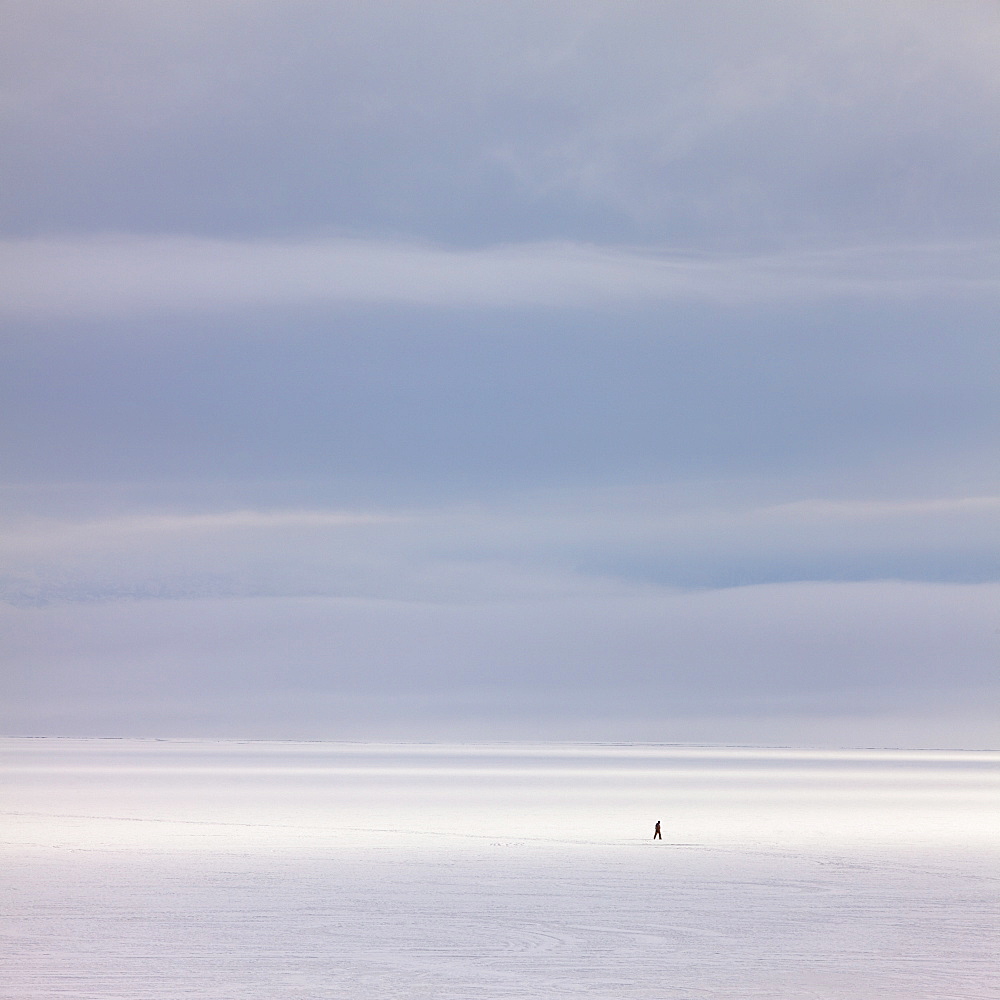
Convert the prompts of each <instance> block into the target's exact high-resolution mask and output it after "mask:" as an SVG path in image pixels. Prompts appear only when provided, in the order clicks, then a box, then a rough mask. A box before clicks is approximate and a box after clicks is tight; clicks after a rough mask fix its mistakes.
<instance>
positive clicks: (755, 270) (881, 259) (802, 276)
mask: <svg viewBox="0 0 1000 1000" xmlns="http://www.w3.org/2000/svg"><path fill="white" fill-rule="evenodd" d="M998 261H1000V243H995V242H993V243H969V244H954V245H934V246H931V245H927V246H924V245H912V246H903V245H901V246H886V247H857V248H851V249H841V250H825V251H812V252H796V253H786V254H772V255H757V256H733V255H719V254H708V253H701V254H687V255H685V254H676V253H670V252H657V251H653V250H638V249H619V248H609V247H599V246H588V245H581V244H573V243H545V244H524V245H507V246H494V247H486V248H483V249H479V250H468V249H465V250H463V249H447V248H442V247H434V246H427V245H420V244H412V243H400V242H381V241H374V240H365V239H339V238H331V239H313V240H308V239H303V240H296V241H268V240H256V241H244V242H239V241H227V240H215V239H200V238H182V237H139V236H117V237H82V238H63V239H27V240H6V241H3V242H2V243H0V269H2V272H3V274H4V279H3V285H2V287H0V311H2V312H6V313H7V314H9V315H20V316H28V317H42V318H54V317H74V316H83V317H92V316H97V317H101V316H114V315H121V314H126V315H127V314H130V313H146V312H162V311H164V310H167V311H171V312H184V311H188V310H195V311H197V310H220V309H221V310H226V309H247V308H253V307H258V306H302V305H316V304H320V305H334V304H357V303H362V304H373V303H374V304H383V303H389V304H394V303H403V304H407V305H416V306H438V307H487V308H496V307H513V308H520V307H539V306H540V307H569V308H587V307H594V306H598V307H600V306H622V305H641V304H643V303H662V302H673V301H692V300H693V301H696V302H699V301H700V302H704V301H707V302H712V303H724V304H732V303H741V302H742V303H746V302H760V301H763V302H770V301H779V302H781V301H789V300H791V301H798V300H802V299H806V300H808V299H816V298H830V297H845V296H847V297H855V296H862V297H873V296H890V297H904V298H913V297H922V296H925V295H928V294H935V293H937V294H940V293H946V294H947V293H965V294H968V293H973V294H975V293H985V294H987V295H990V296H995V295H996V293H997V292H998V291H1000V278H998V277H997V273H998V271H997V267H996V264H997V263H998Z"/></svg>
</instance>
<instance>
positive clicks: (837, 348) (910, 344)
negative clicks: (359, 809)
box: [0, 0, 1000, 746]
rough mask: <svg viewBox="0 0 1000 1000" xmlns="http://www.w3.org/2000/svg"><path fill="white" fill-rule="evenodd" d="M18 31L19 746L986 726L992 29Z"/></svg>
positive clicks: (0, 138) (154, 15) (10, 498)
mask: <svg viewBox="0 0 1000 1000" xmlns="http://www.w3.org/2000/svg"><path fill="white" fill-rule="evenodd" d="M2 7H3V11H4V20H5V23H6V28H5V31H4V32H3V37H2V39H0V66H2V67H3V68H2V70H0V142H2V144H3V148H4V149H5V151H6V153H5V157H4V159H3V162H2V164H0V265H2V268H0V273H2V277H0V317H2V320H3V335H2V343H0V387H2V389H0V403H2V406H3V415H2V422H0V449H2V452H0V454H2V483H0V496H2V498H3V505H2V511H3V513H2V515H0V587H2V596H3V598H4V603H3V604H0V617H2V619H3V627H2V635H3V637H4V638H3V639H0V643H2V644H3V646H2V648H0V655H2V657H3V661H2V662H3V675H2V682H3V688H4V691H3V697H2V699H0V705H2V708H0V729H2V730H3V731H4V732H7V733H10V734H24V733H39V734H58V733H62V734H71V735H149V736H153V735H194V734H198V735H224V736H273V737H296V736H307V737H329V738H341V737H343V738H365V737H371V738H386V737H407V738H409V737H417V738H423V739H433V738H452V737H456V736H458V737H462V738H476V737H483V738H516V737H520V736H529V737H531V738H546V737H551V738H585V739H654V740H668V741H669V740H675V739H676V740H715V741H723V742H725V741H743V742H747V741H750V742H755V741H756V742H775V741H777V742H788V741H805V742H809V741H813V742H816V741H819V742H826V743H863V744H865V745H883V744H884V745H891V744H905V745H950V746H960V745H970V746H972V745H975V746H986V745H995V744H996V741H997V739H998V738H1000V730H998V728H997V723H996V719H997V718H998V717H1000V716H998V713H997V709H998V708H1000V704H998V702H1000V698H998V695H1000V681H998V679H997V678H998V676H1000V611H997V608H998V607H1000V602H998V598H1000V481H998V480H1000V473H998V469H1000V461H998V460H1000V447H998V445H1000V433H998V431H1000V392H998V377H997V372H998V370H1000V346H998V345H1000V339H998V337H997V332H996V330H997V322H996V321H997V306H998V302H1000V277H998V270H997V265H998V263H1000V199H998V198H997V197H996V190H997V163H998V162H1000V161H998V153H1000V148H998V146H1000V138H998V136H1000V133H998V131H997V129H996V128H995V127H992V123H994V122H996V120H997V117H998V112H1000V73H998V71H997V68H996V56H995V53H996V48H997V43H998V42H1000V10H998V8H997V7H996V6H995V5H994V4H990V3H985V2H984V3H973V2H969V3H966V2H956V3H950V4H937V3H933V4H932V3H927V4H921V3H912V2H906V3H892V2H888V3H882V4H878V5H872V4H870V3H846V2H834V3H828V2H824V3H812V2H803V3H796V4H787V3H767V2H761V3H755V4H752V5H751V4H745V3H728V4H727V3H718V4H702V3H695V2H684V3H669V2H668V3H664V2H658V3H648V4H647V3H622V2H614V3H610V2H605V3H587V2H582V3H580V2H577V3H571V4H569V3H567V4H563V3H545V2H543V3H530V4H519V3H510V2H505V3H491V2H486V3H478V4H467V3H443V2H442V3H433V4H428V3H423V2H422V3H385V4H369V3H343V4H336V5H327V4H320V3H288V2H282V3H267V2H252V3H228V2H225V3H223V2H210V3H206V4H203V5H199V6H198V8H197V9H195V8H194V7H192V6H191V5H189V4H186V3H180V2H174V0H161V2H158V3H155V4H141V5H140V4H134V3H106V2H102V3H77V2H74V3H58V2H50V0H32V2H30V3H28V2H9V0H8V2H4V3H3V4H2Z"/></svg>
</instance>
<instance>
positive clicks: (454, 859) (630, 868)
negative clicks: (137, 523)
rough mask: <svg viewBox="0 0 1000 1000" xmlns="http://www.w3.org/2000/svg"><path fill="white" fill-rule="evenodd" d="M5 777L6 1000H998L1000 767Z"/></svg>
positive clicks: (286, 768)
mask: <svg viewBox="0 0 1000 1000" xmlns="http://www.w3.org/2000/svg"><path fill="white" fill-rule="evenodd" d="M0 754H2V756H0V782H2V787H0V796H2V797H0V817H2V820H0V893H2V897H0V898H2V901H3V906H2V911H0V996H2V997H3V998H5V1000H6V998H11V1000H14V998H16V1000H31V998H50V997H52V998H55V997H59V998H88V1000H96V998H101V1000H104V998H129V1000H145V998H156V1000H180V998H212V1000H223V998H225V1000H233V998H240V1000H243V998H267V1000H285V998H288V1000H291V998H295V1000H308V998H329V997H338V998H339V997H351V998H369V997H372V998H381V997H389V998H392V997H407V998H436V1000H445V998H463V1000H466V998H484V1000H490V998H520V997H532V998H535V997H537V998H560V997H581V998H582V997H587V998H594V997H601V998H605V997H606V998H623V1000H632V998H644V1000H646V998H649V1000H654V998H671V1000H685V998H690V1000H694V998H713V1000H716V998H718V1000H729V998H733V1000H736V998H740V1000H745V998H752V997H761V998H764V997H766V998H768V1000H784V998H788V1000H793V998H807V997H808V998H824V1000H841V998H845V1000H846V998H851V1000H870V998H897V997H898V998H904V997H905V998H907V1000H922V998H927V1000H931V998H933V1000H953V998H962V1000H991V998H995V1000H1000V971H998V958H997V950H998V949H997V941H998V936H997V935H998V930H1000V874H998V873H1000V866H998V864H997V862H998V860H1000V838H998V832H1000V823H998V819H1000V809H998V806H1000V753H994V752H976V753H964V752H960V751H954V752H942V751H837V752H833V751H808V750H761V749H740V748H723V747H677V746H621V745H566V744H537V745H525V744H515V745H490V746H485V745H476V746H442V745H405V746H403V745H375V744H333V743H240V742H218V741H137V740H55V739H8V740H0ZM657 819H660V820H662V822H663V830H664V840H663V841H662V842H653V841H652V840H651V839H650V838H651V836H652V828H653V823H654V822H655V821H656V820H657Z"/></svg>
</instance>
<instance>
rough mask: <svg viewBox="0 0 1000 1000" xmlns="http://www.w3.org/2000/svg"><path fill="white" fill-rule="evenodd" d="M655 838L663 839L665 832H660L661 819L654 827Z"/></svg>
mask: <svg viewBox="0 0 1000 1000" xmlns="http://www.w3.org/2000/svg"><path fill="white" fill-rule="evenodd" d="M653 840H663V834H662V833H660V821H659V820H657V821H656V826H654V827H653Z"/></svg>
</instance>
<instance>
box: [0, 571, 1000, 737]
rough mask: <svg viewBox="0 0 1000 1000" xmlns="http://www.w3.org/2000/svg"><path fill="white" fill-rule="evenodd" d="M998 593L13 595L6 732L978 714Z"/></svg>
mask: <svg viewBox="0 0 1000 1000" xmlns="http://www.w3.org/2000/svg"><path fill="white" fill-rule="evenodd" d="M998 602H1000V586H998V585H997V584H990V585H979V586H956V585H951V586H944V585H926V584H900V583H892V582H873V583H864V584H784V585H778V586H763V587H746V588H738V589H735V590H725V591H707V592H694V593H679V592H677V591H671V590H663V589H659V588H649V587H638V588H637V587H627V588H624V587H608V586H606V585H595V586H592V587H591V588H589V590H587V591H581V592H578V593H575V594H563V595H554V596H552V597H550V598H549V599H547V600H539V599H537V598H532V599H530V600H527V601H523V600H506V601H500V602H489V603H480V604H466V603H461V604H454V603H443V604H442V603H433V604H428V603H419V602H409V601H407V602H399V601H391V600H390V601H376V600H358V599H342V598H337V599H334V598H298V599H254V600H247V599H239V600H232V599H229V600H219V601H197V602H189V601H154V602H130V603H124V604H123V603H116V604H103V605H58V606H51V607H47V608H27V609H14V608H7V609H3V610H0V621H2V627H3V635H4V637H5V638H4V656H5V662H6V663H7V664H8V670H7V672H6V674H5V677H4V681H3V684H4V697H3V698H2V699H0V703H2V704H3V706H4V709H3V712H4V714H3V717H2V719H0V725H3V727H4V730H5V731H7V732H32V731H49V732H52V731H53V727H55V729H56V730H58V728H59V726H60V725H62V726H66V725H67V724H68V725H69V726H70V727H71V728H70V730H69V731H70V732H73V733H77V734H80V733H89V734H96V732H97V731H99V727H101V726H107V725H109V724H111V725H112V728H113V730H114V731H116V732H119V733H122V734H124V733H128V732H142V731H146V732H148V731H150V730H153V731H156V732H159V733H161V734H163V733H170V734H178V733H186V734H192V731H193V730H195V731H197V730H198V729H199V727H200V729H201V731H202V732H209V733H227V734H234V735H240V734H242V735H270V736H284V735H288V734H289V733H295V732H297V733H299V734H301V732H302V728H301V727H302V725H303V720H308V722H307V726H308V728H309V730H310V732H311V733H314V734H316V735H320V736H325V737H328V738H343V737H344V736H345V735H357V734H359V733H363V734H367V736H368V738H371V737H372V736H373V735H376V736H377V735H379V734H384V733H386V732H398V731H399V730H400V728H402V729H403V731H407V732H408V734H409V735H410V736H415V735H419V736H422V737H424V738H426V737H427V736H428V735H429V734H433V733H436V734H437V735H438V737H439V738H440V736H441V734H442V733H445V734H447V733H449V732H452V733H453V732H455V731H456V729H461V727H462V726H463V724H465V725H468V720H469V718H476V717H478V718H483V719H492V722H491V723H490V725H491V726H492V727H493V728H492V733H493V734H494V735H496V734H497V733H498V731H499V732H503V730H504V728H505V727H507V729H508V732H511V731H517V728H518V719H519V718H520V720H521V722H522V723H523V722H524V720H525V719H531V718H532V717H534V718H542V719H545V720H546V724H547V725H555V726H557V727H564V726H565V724H566V722H567V720H570V722H571V728H572V727H573V726H575V730H576V735H577V736H585V735H589V736H590V738H593V737H594V736H595V734H598V733H601V732H602V727H603V733H604V735H605V736H607V733H608V727H607V725H606V724H604V723H602V719H603V720H606V719H607V718H609V717H617V718H619V719H631V720H632V721H633V722H636V723H641V735H639V736H637V735H635V733H636V731H635V729H633V737H632V738H654V739H656V738H659V739H668V740H669V739H671V737H672V734H671V733H670V732H664V731H660V732H659V733H656V732H655V730H653V729H651V728H650V722H649V720H652V719H661V720H662V719H669V718H683V717H685V716H687V717H699V716H716V717H717V718H723V717H727V716H728V717H738V716H752V715H755V714H756V715H763V716H766V715H768V714H783V713H787V714H790V715H798V716H800V717H801V716H807V715H810V714H815V715H820V716H822V715H827V716H836V715H864V714H871V715H872V717H873V718H876V719H877V717H878V716H879V715H881V714H886V713H896V714H903V715H905V714H906V713H907V712H914V711H916V712H927V711H929V710H934V709H938V710H941V711H944V710H945V709H948V710H949V711H952V710H961V709H965V710H966V711H968V710H975V709H977V708H978V709H981V708H982V706H983V705H985V704H990V703H993V702H995V700H996V698H997V694H998V692H997V689H996V662H997V655H998V637H997V614H996V608H997V606H998ZM81 700H82V702H83V704H84V705H85V711H83V712H81V711H80V701H81ZM71 704H72V708H70V707H69V706H70V705H71ZM275 704H277V705H279V706H284V709H282V710H280V711H278V712H277V713H274V712H272V709H273V708H274V705H275ZM284 710H287V711H288V716H289V717H290V718H291V719H292V720H293V721H291V722H290V723H289V721H288V717H286V716H285V715H284V714H283V712H284ZM960 714H961V713H960V711H959V716H960ZM324 717H325V719H326V721H325V723H324V722H323V718H324ZM295 719H298V723H296V722H295V721H294V720H295ZM192 720H196V721H194V722H192ZM643 720H645V721H643ZM62 731H63V732H66V731H67V730H66V729H63V730H62ZM713 735H714V736H715V738H718V737H719V735H720V734H719V732H718V730H717V731H716V732H715V733H714V734H713ZM873 735H875V734H874V733H873V732H870V733H869V736H870V737H871V736H873ZM952 735H953V737H954V739H955V742H953V743H952V744H951V745H961V741H960V737H961V729H960V722H956V728H955V730H954V732H953V734H952ZM723 738H724V737H723Z"/></svg>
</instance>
